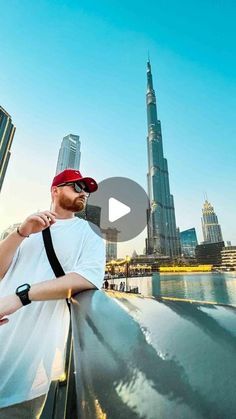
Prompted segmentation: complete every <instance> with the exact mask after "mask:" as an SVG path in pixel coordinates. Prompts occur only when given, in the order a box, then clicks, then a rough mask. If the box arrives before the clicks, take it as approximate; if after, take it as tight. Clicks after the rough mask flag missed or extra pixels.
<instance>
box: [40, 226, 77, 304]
mask: <svg viewBox="0 0 236 419" xmlns="http://www.w3.org/2000/svg"><path fill="white" fill-rule="evenodd" d="M42 235H43V242H44V247H45V250H46V253H47V257H48V260H49V263H50V265H51V267H52V270H53V272H54V274H55V276H56V277H57V278H58V277H59V276H63V275H65V272H64V269H63V268H62V266H61V264H60V262H59V260H58V259H57V255H56V253H55V250H54V247H53V243H52V236H51V231H50V228H49V227H47V228H45V230H43V231H42ZM66 302H67V305H68V308H69V310H70V304H69V302H68V298H67V299H66Z"/></svg>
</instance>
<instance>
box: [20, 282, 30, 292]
mask: <svg viewBox="0 0 236 419" xmlns="http://www.w3.org/2000/svg"><path fill="white" fill-rule="evenodd" d="M28 290H29V285H28V284H24V285H20V286H19V287H18V289H17V292H24V291H28Z"/></svg>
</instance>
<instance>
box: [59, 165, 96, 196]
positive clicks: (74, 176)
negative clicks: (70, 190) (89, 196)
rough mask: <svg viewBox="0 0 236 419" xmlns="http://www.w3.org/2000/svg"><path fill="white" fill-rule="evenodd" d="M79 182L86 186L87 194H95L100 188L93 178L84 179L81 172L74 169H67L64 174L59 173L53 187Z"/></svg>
mask: <svg viewBox="0 0 236 419" xmlns="http://www.w3.org/2000/svg"><path fill="white" fill-rule="evenodd" d="M77 180H81V181H83V182H84V184H85V188H84V190H85V192H89V193H92V192H95V191H96V190H97V188H98V185H97V182H96V181H95V180H94V179H92V178H91V177H83V176H82V175H81V173H80V172H79V170H73V169H65V170H63V172H60V173H58V174H57V175H56V176H55V177H54V178H53V181H52V185H51V187H52V186H58V185H61V184H62V183H68V182H76V181H77Z"/></svg>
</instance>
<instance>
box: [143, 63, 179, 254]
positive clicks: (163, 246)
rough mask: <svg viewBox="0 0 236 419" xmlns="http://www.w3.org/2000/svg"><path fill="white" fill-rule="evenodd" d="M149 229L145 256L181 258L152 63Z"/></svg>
mask: <svg viewBox="0 0 236 419" xmlns="http://www.w3.org/2000/svg"><path fill="white" fill-rule="evenodd" d="M146 100H147V124H148V137H147V151H148V174H147V183H148V196H149V200H150V208H149V209H148V228H147V239H146V253H147V254H149V255H151V254H152V255H155V256H157V257H162V256H168V257H170V258H176V257H178V256H179V255H180V249H179V237H178V232H177V229H176V221H175V208H174V199H173V195H171V193H170V185H169V174H168V165H167V160H166V158H164V155H163V144H162V133H161V122H160V121H159V120H158V117H157V105H156V95H155V91H154V89H153V82H152V72H151V64H150V61H148V63H147V95H146Z"/></svg>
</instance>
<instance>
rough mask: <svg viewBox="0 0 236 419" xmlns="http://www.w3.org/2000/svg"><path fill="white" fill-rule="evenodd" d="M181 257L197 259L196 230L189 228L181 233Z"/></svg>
mask: <svg viewBox="0 0 236 419" xmlns="http://www.w3.org/2000/svg"><path fill="white" fill-rule="evenodd" d="M180 243H181V255H182V256H184V257H191V258H194V257H195V249H196V246H197V245H198V241H197V234H196V230H195V228H189V229H188V230H184V231H181V232H180Z"/></svg>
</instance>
